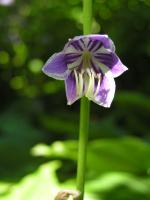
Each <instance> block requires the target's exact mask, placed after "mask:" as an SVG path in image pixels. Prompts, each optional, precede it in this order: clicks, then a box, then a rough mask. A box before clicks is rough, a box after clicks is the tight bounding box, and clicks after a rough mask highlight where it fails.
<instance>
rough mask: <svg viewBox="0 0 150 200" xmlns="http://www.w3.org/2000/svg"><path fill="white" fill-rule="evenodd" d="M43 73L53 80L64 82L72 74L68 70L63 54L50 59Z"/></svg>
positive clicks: (56, 54)
mask: <svg viewBox="0 0 150 200" xmlns="http://www.w3.org/2000/svg"><path fill="white" fill-rule="evenodd" d="M42 71H43V72H44V73H45V74H46V75H48V76H50V77H52V78H55V79H58V80H64V79H65V78H66V77H67V76H68V74H69V73H70V71H69V70H68V69H67V64H66V60H65V54H64V53H62V52H60V53H55V54H54V55H53V56H51V57H50V58H49V59H48V61H47V62H46V64H45V65H44V67H43V68H42Z"/></svg>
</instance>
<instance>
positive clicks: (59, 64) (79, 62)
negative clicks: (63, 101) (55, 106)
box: [43, 35, 127, 107]
mask: <svg viewBox="0 0 150 200" xmlns="http://www.w3.org/2000/svg"><path fill="white" fill-rule="evenodd" d="M126 70H127V67H126V66H124V65H123V64H122V62H121V61H120V59H119V58H118V56H117V55H116V54H115V46H114V43H113V42H112V40H111V39H110V38H109V37H108V36H107V35H84V36H77V37H74V38H73V39H69V41H68V43H67V44H66V45H65V47H64V49H63V50H62V51H61V52H59V53H55V54H54V55H53V56H51V57H50V58H49V60H48V61H47V62H46V64H45V65H44V67H43V72H44V73H45V74H46V75H48V76H50V77H52V78H55V79H59V80H64V81H65V88H66V96H67V101H68V105H71V104H72V103H74V102H75V101H76V100H77V99H79V98H81V97H82V96H86V97H87V98H88V99H89V100H91V101H93V102H95V103H97V104H98V105H101V106H104V107H110V105H111V102H112V100H113V98H114V94H115V81H114V78H116V77H118V76H119V75H121V74H122V73H123V72H124V71H126Z"/></svg>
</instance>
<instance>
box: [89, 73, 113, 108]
mask: <svg viewBox="0 0 150 200" xmlns="http://www.w3.org/2000/svg"><path fill="white" fill-rule="evenodd" d="M98 89H99V91H97V94H96V95H95V96H94V98H93V99H92V101H93V102H95V103H97V104H98V105H101V106H103V107H107V108H109V107H110V106H111V103H112V100H113V98H114V95H115V89H116V86H115V81H114V78H113V76H112V74H111V72H110V71H108V72H107V73H106V74H105V75H104V76H103V78H102V81H101V85H100V87H99V88H98Z"/></svg>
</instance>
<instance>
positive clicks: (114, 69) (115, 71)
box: [111, 58, 128, 78]
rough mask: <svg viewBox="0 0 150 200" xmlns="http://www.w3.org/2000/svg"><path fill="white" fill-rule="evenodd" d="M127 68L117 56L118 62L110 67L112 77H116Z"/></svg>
mask: <svg viewBox="0 0 150 200" xmlns="http://www.w3.org/2000/svg"><path fill="white" fill-rule="evenodd" d="M127 70H128V68H127V67H126V66H125V65H123V64H122V62H121V61H120V59H119V58H118V62H117V63H116V64H115V65H114V66H113V67H112V69H111V72H112V74H113V77H114V78H116V77H118V76H120V75H121V74H123V72H125V71H127Z"/></svg>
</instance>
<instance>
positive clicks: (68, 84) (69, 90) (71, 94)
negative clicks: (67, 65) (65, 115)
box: [65, 73, 79, 105]
mask: <svg viewBox="0 0 150 200" xmlns="http://www.w3.org/2000/svg"><path fill="white" fill-rule="evenodd" d="M65 88H66V97H67V104H68V105H71V104H73V103H74V102H75V101H76V100H77V99H78V98H79V97H78V96H77V92H76V79H75V76H74V73H71V74H70V75H69V76H68V77H67V79H66V80H65Z"/></svg>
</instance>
